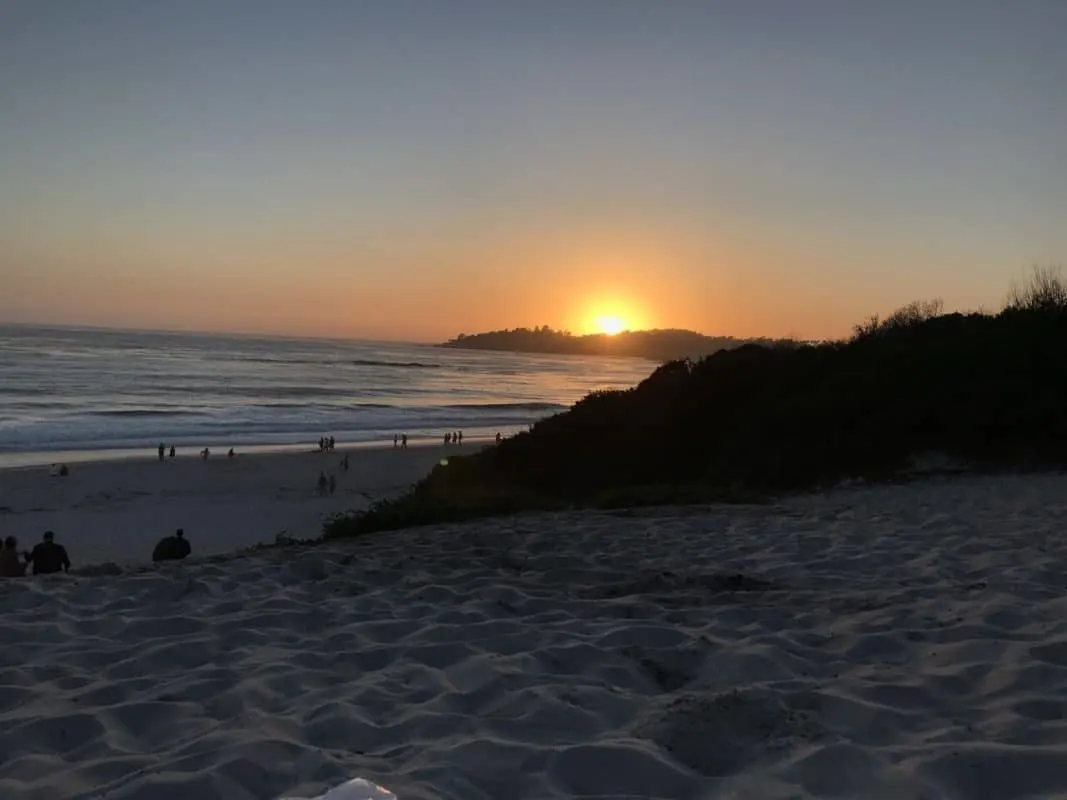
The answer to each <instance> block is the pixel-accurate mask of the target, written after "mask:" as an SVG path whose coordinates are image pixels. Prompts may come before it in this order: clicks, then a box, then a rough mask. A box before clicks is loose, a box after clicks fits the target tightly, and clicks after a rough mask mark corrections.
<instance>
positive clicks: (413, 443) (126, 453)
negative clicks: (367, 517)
mask: <svg viewBox="0 0 1067 800" xmlns="http://www.w3.org/2000/svg"><path fill="white" fill-rule="evenodd" d="M488 430H489V429H478V430H476V431H474V432H473V433H472V434H471V435H469V436H468V435H467V433H466V431H464V435H463V446H464V448H467V449H469V450H470V451H471V452H473V451H474V449H475V448H477V447H482V446H484V445H487V444H492V443H493V441H494V437H495V435H496V434H495V431H494V432H493V433H488V432H487V431H488ZM517 430H525V428H522V429H503V430H502V432H503V433H504V435H505V436H508V435H514V433H515V432H516V431H517ZM434 446H436V447H439V448H442V449H443V445H442V443H441V440H440V439H437V438H431V437H430V436H425V435H418V436H409V437H408V448H409V449H415V448H425V447H434ZM204 447H208V448H210V449H211V458H212V460H215V459H225V458H226V451H227V450H228V449H229V447H230V445H222V444H215V443H212V442H207V443H204V444H193V445H181V446H178V447H177V456H178V458H180V459H186V458H199V456H198V453H199V452H200V451H201V450H202V449H203V448H204ZM234 449H235V451H236V452H237V455H238V456H269V455H285V454H293V453H305V454H315V455H320V453H319V451H318V449H317V448H316V447H315V444H314V442H309V443H304V442H299V443H295V444H286V443H283V444H251V445H244V446H235V447H234ZM393 449H394V447H393V444H392V441H391V440H385V439H376V440H372V441H340V440H338V441H337V449H336V452H337V453H338V454H340V455H343V454H344V453H345V452H365V451H375V450H393ZM166 460H168V461H169V460H170V459H169V458H168V459H166ZM116 461H125V462H131V461H136V462H146V463H147V462H152V463H157V462H158V461H159V458H158V456H157V455H156V451H155V449H154V448H153V447H151V446H149V447H136V448H134V447H121V448H106V447H101V448H98V449H80V450H25V451H21V450H10V451H0V474H2V473H4V472H8V471H12V470H24V469H39V468H42V467H50V466H51V465H52V464H67V465H70V464H80V465H86V464H103V463H114V462H116Z"/></svg>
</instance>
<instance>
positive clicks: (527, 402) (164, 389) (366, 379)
mask: <svg viewBox="0 0 1067 800" xmlns="http://www.w3.org/2000/svg"><path fill="white" fill-rule="evenodd" d="M654 366H655V365H654V364H652V363H651V362H649V361H645V360H641V359H626V358H582V357H565V356H547V355H546V356H540V355H525V354H511V353H490V352H480V351H463V350H447V349H441V348H435V347H431V346H429V345H409V344H393V343H376V342H350V341H325V340H306V339H281V338H254V337H244V336H218V335H204V334H178V333H142V332H120V331H99V330H92V331H89V330H69V329H44V328H28V327H0V460H3V461H7V462H8V463H11V462H12V460H15V461H18V460H19V459H18V454H23V455H24V454H27V453H35V454H55V453H59V452H63V453H67V454H70V453H81V452H89V453H94V452H95V453H103V452H108V453H116V452H121V451H129V450H139V451H145V450H148V451H152V450H154V448H155V447H156V446H157V445H158V443H160V442H164V443H165V444H166V445H167V446H168V447H169V446H170V445H172V444H173V445H175V446H177V447H179V448H182V449H185V448H195V449H197V450H199V449H200V448H201V447H204V446H208V447H211V448H212V449H226V448H229V447H231V446H232V447H237V448H241V447H245V448H256V449H259V448H263V447H283V446H293V445H302V444H305V443H313V442H317V440H318V437H319V436H323V435H332V436H334V437H336V439H337V441H338V442H343V443H371V442H381V441H386V440H391V439H392V436H393V434H394V433H407V434H408V436H409V437H411V438H412V440H414V441H417V440H419V439H426V438H432V439H434V440H440V437H441V436H442V435H443V434H444V432H445V431H448V430H463V432H464V436H465V437H469V438H471V439H474V438H476V437H479V436H492V435H494V434H495V433H496V432H497V431H501V432H503V433H505V434H508V433H511V432H514V431H516V430H519V429H522V428H524V427H525V426H526V425H528V424H529V423H531V422H533V421H535V420H537V419H540V418H542V417H545V416H547V415H550V414H554V413H558V412H559V411H562V410H565V409H566V408H567V407H568V406H569V405H570V404H572V403H574V402H575V401H576V400H578V399H579V398H581V397H582V396H583V395H585V394H586V393H588V392H590V391H592V390H594V389H616V388H627V387H630V386H633V385H634V384H636V383H637V382H639V381H640V380H642V379H643V378H645V377H647V375H648V374H649V373H650V372H651V371H652V369H653V368H654ZM23 460H24V461H25V458H23Z"/></svg>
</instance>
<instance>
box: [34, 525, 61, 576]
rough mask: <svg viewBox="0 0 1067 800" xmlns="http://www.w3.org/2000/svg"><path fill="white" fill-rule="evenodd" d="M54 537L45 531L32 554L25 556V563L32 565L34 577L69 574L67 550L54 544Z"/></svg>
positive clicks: (50, 532)
mask: <svg viewBox="0 0 1067 800" xmlns="http://www.w3.org/2000/svg"><path fill="white" fill-rule="evenodd" d="M55 539H56V535H55V534H54V533H52V531H45V532H44V538H43V540H42V541H41V543H40V544H38V545H36V546H35V547H34V548H33V550H32V552H29V553H27V554H26V563H27V564H33V574H34V575H54V574H55V573H57V572H70V558H69V557H68V556H67V548H65V547H64V546H63V545H61V544H56V542H55Z"/></svg>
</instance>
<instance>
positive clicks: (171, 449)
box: [170, 445, 174, 458]
mask: <svg viewBox="0 0 1067 800" xmlns="http://www.w3.org/2000/svg"><path fill="white" fill-rule="evenodd" d="M170 457H171V458H174V445H171V446H170Z"/></svg>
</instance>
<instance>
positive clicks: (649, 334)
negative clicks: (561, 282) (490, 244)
mask: <svg viewBox="0 0 1067 800" xmlns="http://www.w3.org/2000/svg"><path fill="white" fill-rule="evenodd" d="M746 344H761V345H765V346H775V345H780V344H783V342H781V341H778V340H772V339H763V338H759V339H737V338H734V337H733V336H706V335H704V334H702V333H697V332H695V331H687V330H680V329H674V328H668V329H656V330H647V331H622V332H620V333H616V334H606V333H590V334H585V335H582V336H576V335H574V334H572V333H571V332H570V331H559V330H553V329H552V328H549V327H548V326H547V325H542V326H541V327H539V328H512V329H510V330H500V331H488V332H486V333H474V334H466V333H461V334H459V336H457V337H456V338H454V339H449V340H448V341H447V342H443V343H441V344H439V345H438V347H450V348H460V349H465V350H498V351H509V352H515V353H549V354H554V355H582V356H631V357H634V358H647V359H650V360H653V361H661V362H662V361H675V360H678V359H683V358H689V359H697V358H703V357H704V356H707V355H711V354H712V353H717V352H718V351H720V350H730V349H733V348H736V347H741V346H743V345H746Z"/></svg>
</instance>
